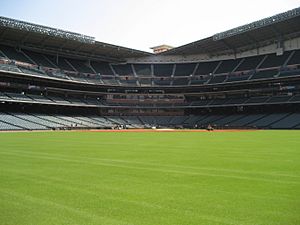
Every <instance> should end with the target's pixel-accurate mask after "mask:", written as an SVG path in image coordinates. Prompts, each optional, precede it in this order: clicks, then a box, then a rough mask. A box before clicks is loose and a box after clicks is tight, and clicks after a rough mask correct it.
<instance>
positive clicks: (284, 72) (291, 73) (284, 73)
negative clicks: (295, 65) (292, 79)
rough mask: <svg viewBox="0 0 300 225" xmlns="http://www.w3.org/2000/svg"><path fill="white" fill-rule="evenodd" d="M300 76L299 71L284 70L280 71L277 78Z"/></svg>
mask: <svg viewBox="0 0 300 225" xmlns="http://www.w3.org/2000/svg"><path fill="white" fill-rule="evenodd" d="M287 76H300V69H286V70H285V69H284V70H281V71H280V74H279V77H287Z"/></svg>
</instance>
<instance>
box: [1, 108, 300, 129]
mask: <svg viewBox="0 0 300 225" xmlns="http://www.w3.org/2000/svg"><path fill="white" fill-rule="evenodd" d="M208 124H211V125H213V126H216V127H219V128H242V127H245V128H246V127H248V128H273V129H291V128H300V113H290V114H289V113H273V114H269V115H267V114H259V113H257V114H227V115H226V114H224V115H217V114H213V115H210V114H204V115H189V116H122V117H120V116H107V117H106V116H97V115H91V116H82V115H49V114H28V113H21V112H18V113H4V112H1V113H0V130H44V129H70V128H83V129H86V128H112V127H115V126H117V125H126V126H127V127H128V128H143V127H145V126H146V127H149V128H150V127H152V126H158V127H169V126H171V127H182V126H184V127H189V128H195V127H198V128H206V126H207V125H208Z"/></svg>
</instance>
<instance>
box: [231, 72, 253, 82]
mask: <svg viewBox="0 0 300 225" xmlns="http://www.w3.org/2000/svg"><path fill="white" fill-rule="evenodd" d="M250 76H251V73H246V74H230V75H229V76H227V79H226V82H236V81H245V80H248V79H249V78H250Z"/></svg>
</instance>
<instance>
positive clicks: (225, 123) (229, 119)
mask: <svg viewBox="0 0 300 225" xmlns="http://www.w3.org/2000/svg"><path fill="white" fill-rule="evenodd" d="M244 116H245V115H228V116H226V117H224V118H221V119H219V120H217V121H215V122H214V125H217V126H218V127H227V126H229V124H231V123H232V122H233V121H235V120H238V119H240V118H241V117H244Z"/></svg>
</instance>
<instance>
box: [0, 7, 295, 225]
mask: <svg viewBox="0 0 300 225" xmlns="http://www.w3.org/2000/svg"><path fill="white" fill-rule="evenodd" d="M153 50H154V52H153V53H151V52H147V51H142V50H136V49H132V48H128V47H122V46H118V45H114V44H109V43H104V42H100V41H97V40H96V38H94V37H92V36H88V35H83V34H80V33H76V32H72V31H66V30H63V29H58V28H55V27H48V26H44V25H39V24H35V23H31V22H26V21H21V20H16V19H14V18H8V17H3V16H1V17H0V225H33V224H36V225H98V224H101V225H102V224H103V225H297V224H298V225H299V224H300V130H299V129H300V8H294V9H291V10H288V11H285V12H282V13H279V14H276V15H273V16H271V17H267V18H263V19H260V20H257V21H253V22H251V23H249V24H245V25H242V26H239V27H235V28H232V29H229V30H227V31H220V32H219V33H216V34H214V35H212V36H209V37H206V38H203V39H200V40H197V41H194V42H192V43H188V44H185V45H182V46H179V47H174V48H173V47H171V46H168V45H160V46H155V47H153Z"/></svg>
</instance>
